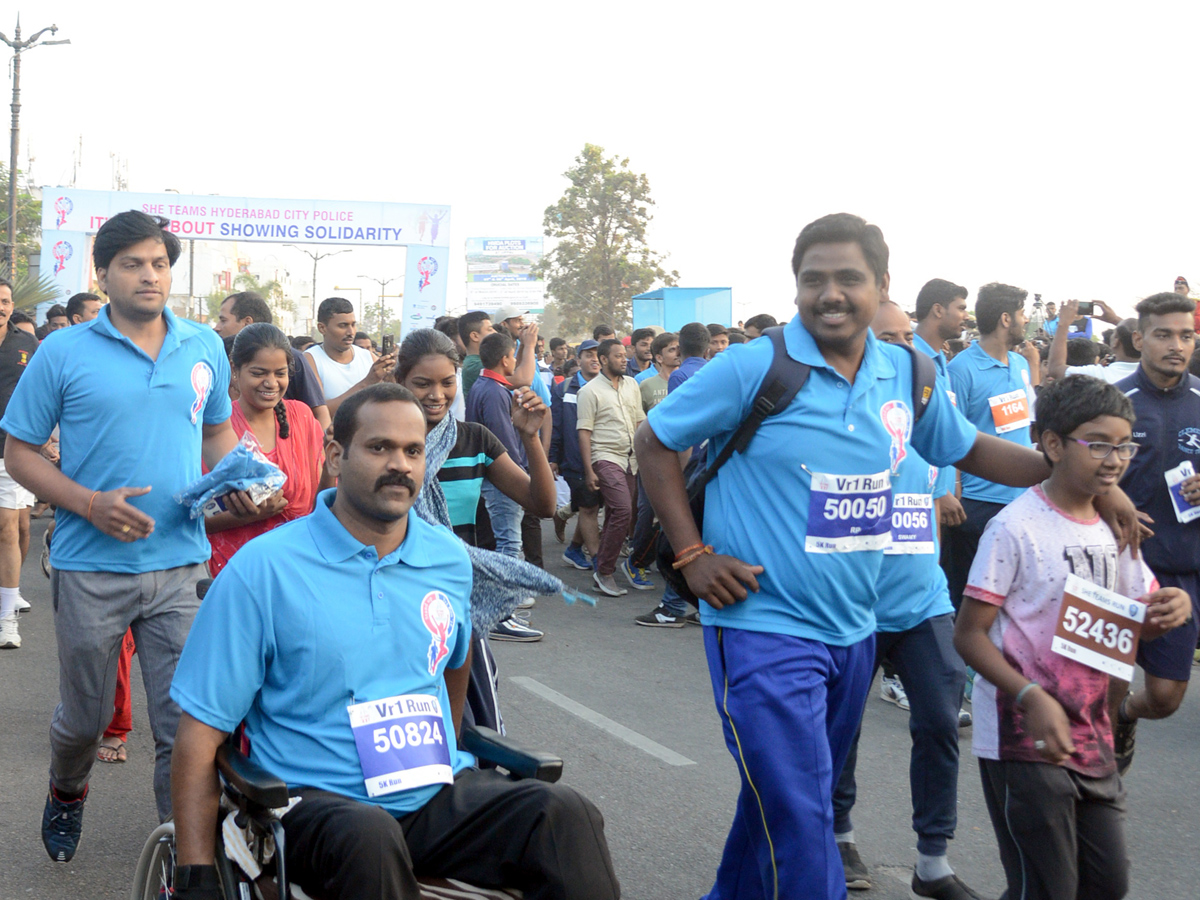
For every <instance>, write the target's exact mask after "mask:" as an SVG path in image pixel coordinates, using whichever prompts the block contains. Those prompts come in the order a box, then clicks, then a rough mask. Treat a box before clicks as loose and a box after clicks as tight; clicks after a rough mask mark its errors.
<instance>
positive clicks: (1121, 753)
mask: <svg viewBox="0 0 1200 900" xmlns="http://www.w3.org/2000/svg"><path fill="white" fill-rule="evenodd" d="M1124 707H1125V704H1124V703H1122V704H1121V708H1122V709H1124ZM1136 743H1137V719H1134V720H1133V721H1132V722H1126V721H1123V720H1122V719H1121V715H1120V713H1118V714H1117V721H1116V724H1115V725H1113V756H1114V757H1116V760H1117V774H1118V775H1120V776H1121V777H1122V778H1124V777H1125V773H1126V772H1128V771H1129V770H1130V769H1131V768H1132V767H1133V751H1134V749H1135V747H1134V745H1135V744H1136Z"/></svg>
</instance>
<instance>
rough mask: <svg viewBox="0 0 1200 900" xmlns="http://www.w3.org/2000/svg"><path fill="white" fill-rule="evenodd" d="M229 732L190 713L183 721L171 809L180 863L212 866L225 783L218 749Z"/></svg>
mask: <svg viewBox="0 0 1200 900" xmlns="http://www.w3.org/2000/svg"><path fill="white" fill-rule="evenodd" d="M227 737H228V735H227V734H226V733H225V732H222V731H218V730H217V729H215V728H210V727H209V726H208V725H205V724H204V723H203V722H201V721H199V720H197V719H193V718H192V717H191V716H190V715H188V714H187V713H184V714H183V715H182V716H180V718H179V728H178V729H177V730H176V732H175V749H174V750H172V751H171V807H172V809H173V810H174V816H175V854H176V864H177V865H180V866H211V865H213V859H214V855H215V852H216V848H215V847H214V843H215V839H216V834H217V808H218V806H219V805H220V802H221V784H220V781H219V780H218V778H217V749H218V748H219V747H220V746H221V744H222V743H224V742H225V739H226V738H227Z"/></svg>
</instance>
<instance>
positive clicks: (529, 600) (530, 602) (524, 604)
mask: <svg viewBox="0 0 1200 900" xmlns="http://www.w3.org/2000/svg"><path fill="white" fill-rule="evenodd" d="M535 605H537V598H536V597H526V598H525V599H524V600H522V601H521V602H520V603H518V604H517V609H533V607H534V606H535Z"/></svg>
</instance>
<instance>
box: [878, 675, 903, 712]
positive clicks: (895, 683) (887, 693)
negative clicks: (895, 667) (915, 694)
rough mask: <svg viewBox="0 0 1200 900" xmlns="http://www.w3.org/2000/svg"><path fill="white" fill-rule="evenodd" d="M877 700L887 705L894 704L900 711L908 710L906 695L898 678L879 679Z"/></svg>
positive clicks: (885, 677)
mask: <svg viewBox="0 0 1200 900" xmlns="http://www.w3.org/2000/svg"><path fill="white" fill-rule="evenodd" d="M879 699H880V700H884V701H886V702H887V703H894V704H895V705H896V706H898V707H900V708H901V709H908V694H907V693H906V692H905V690H904V685H903V684H901V683H900V679H899V678H888V677H887V676H886V675H885V676H884V677H883V678H882V679H880V683H879Z"/></svg>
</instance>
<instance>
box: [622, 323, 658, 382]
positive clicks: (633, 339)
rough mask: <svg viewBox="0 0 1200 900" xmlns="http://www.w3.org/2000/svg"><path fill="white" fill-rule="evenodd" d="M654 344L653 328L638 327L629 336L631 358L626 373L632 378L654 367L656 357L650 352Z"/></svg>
mask: <svg viewBox="0 0 1200 900" xmlns="http://www.w3.org/2000/svg"><path fill="white" fill-rule="evenodd" d="M653 344H654V329H653V328H638V329H635V330H634V332H633V334H632V335H630V337H629V354H630V359H629V362H628V363H627V368H626V371H625V374H626V375H628V376H629V377H630V378H637V377H638V376H639V375H641V374H642V373H643V372H648V371H650V369H652V368H654V357H653V355H651V352H650V348H651V347H652V346H653Z"/></svg>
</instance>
